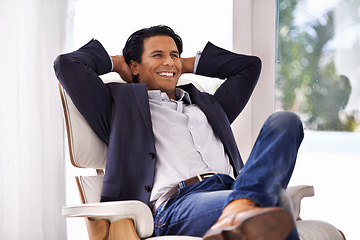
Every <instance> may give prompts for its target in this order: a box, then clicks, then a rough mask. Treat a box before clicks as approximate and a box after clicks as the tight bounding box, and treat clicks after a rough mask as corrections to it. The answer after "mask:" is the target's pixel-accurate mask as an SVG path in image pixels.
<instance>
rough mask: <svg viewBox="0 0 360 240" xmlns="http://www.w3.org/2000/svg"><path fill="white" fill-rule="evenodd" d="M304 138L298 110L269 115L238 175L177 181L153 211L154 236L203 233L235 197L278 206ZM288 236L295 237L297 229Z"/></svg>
mask: <svg viewBox="0 0 360 240" xmlns="http://www.w3.org/2000/svg"><path fill="white" fill-rule="evenodd" d="M303 137H304V133H303V127H302V123H301V121H300V119H299V118H298V116H297V115H295V114H293V113H291V112H277V113H274V114H272V115H271V116H270V117H269V118H268V119H267V120H266V122H265V123H264V126H263V127H262V129H261V131H260V134H259V136H258V139H257V140H256V143H255V145H254V147H253V150H252V152H251V154H250V156H249V159H248V161H247V162H246V164H245V166H244V168H243V169H242V170H241V172H240V173H239V176H238V177H237V178H236V180H234V179H233V178H231V177H230V176H228V175H224V174H216V175H214V176H212V177H210V178H207V179H205V180H203V181H201V182H199V183H196V184H193V185H191V186H187V187H183V186H182V184H181V183H180V184H179V186H180V188H179V191H178V194H177V195H176V196H173V197H171V198H170V199H168V200H167V201H166V202H165V203H164V204H162V205H161V206H160V207H159V208H158V210H157V211H156V212H155V214H154V223H155V235H157V236H161V235H188V236H198V237H202V236H203V235H204V234H205V232H206V231H207V230H208V229H209V228H210V227H211V226H212V225H213V224H214V223H215V222H216V221H217V219H218V218H219V217H220V215H221V213H222V210H223V209H224V207H225V206H226V205H227V204H228V203H230V202H231V201H233V200H235V199H240V198H248V199H252V200H253V201H255V202H256V203H258V204H259V205H260V206H261V207H271V206H281V201H280V197H281V196H280V195H281V192H282V191H283V189H286V187H287V185H288V183H289V180H290V177H291V175H292V172H293V169H294V166H295V162H296V156H297V152H298V148H299V147H300V144H301V141H302V139H303ZM287 239H299V237H298V234H297V231H296V228H294V230H293V231H292V233H291V234H290V235H289V237H288V238H287Z"/></svg>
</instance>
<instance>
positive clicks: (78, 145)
mask: <svg viewBox="0 0 360 240" xmlns="http://www.w3.org/2000/svg"><path fill="white" fill-rule="evenodd" d="M197 87H199V88H200V86H198V85H197ZM59 90H60V95H61V101H62V106H63V111H64V118H65V126H66V130H67V138H68V145H69V155H70V160H71V163H72V165H73V166H75V167H78V168H91V169H96V173H97V175H95V176H77V177H75V179H76V183H77V186H78V189H79V193H80V200H81V204H78V205H73V206H65V207H63V209H62V214H63V216H64V217H66V218H67V217H84V218H85V222H86V226H87V230H88V234H89V238H90V239H96V240H97V239H110V240H111V239H125V240H139V239H148V240H161V239H166V240H171V239H174V240H176V239H178V240H199V239H201V238H197V237H185V236H164V237H151V236H152V235H153V231H154V224H153V216H152V213H151V210H150V208H149V207H148V206H147V205H146V204H144V203H142V202H140V201H118V202H102V203H100V194H101V188H102V182H103V176H104V168H105V163H106V157H107V145H106V144H105V143H104V142H102V141H101V140H100V139H99V138H98V137H97V135H96V134H95V133H94V132H93V131H92V129H91V128H90V126H89V125H88V123H87V122H86V120H85V119H84V117H83V116H82V115H81V114H80V113H79V111H78V110H77V109H76V107H75V106H74V104H73V102H72V101H71V99H70V97H69V96H68V95H67V93H66V92H65V91H64V89H63V88H62V86H61V85H60V84H59ZM286 192H287V193H288V194H287V199H285V201H287V205H288V209H289V210H290V211H292V213H293V215H294V218H295V219H296V220H297V221H296V225H297V228H298V232H299V235H300V239H301V240H310V239H314V240H315V239H316V240H322V239H323V240H342V239H345V236H344V235H343V234H342V233H341V231H339V230H337V229H336V228H335V227H334V226H332V225H331V224H329V223H326V222H323V221H315V220H301V219H300V217H299V214H300V202H301V199H302V198H304V197H310V196H314V188H313V187H312V186H295V187H289V188H288V189H287V190H286Z"/></svg>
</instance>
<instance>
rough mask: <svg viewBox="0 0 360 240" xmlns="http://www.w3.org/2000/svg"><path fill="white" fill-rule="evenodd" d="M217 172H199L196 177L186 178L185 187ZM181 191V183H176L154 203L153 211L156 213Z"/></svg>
mask: <svg viewBox="0 0 360 240" xmlns="http://www.w3.org/2000/svg"><path fill="white" fill-rule="evenodd" d="M214 174H216V172H205V173H199V174H197V175H196V176H195V177H192V178H189V179H186V180H184V181H183V183H184V185H185V187H187V186H190V185H193V184H195V183H198V182H201V181H202V180H204V179H205V178H208V177H212V176H213V175H214ZM178 191H179V185H176V186H174V187H172V188H171V189H170V190H169V191H167V192H165V193H163V194H162V195H161V196H160V197H159V198H158V199H157V200H156V201H155V202H154V203H153V207H152V212H153V213H155V212H156V210H157V209H158V208H159V207H160V206H161V205H162V204H163V203H164V202H166V201H167V200H168V199H169V198H171V197H172V196H175V195H176V194H177V193H178Z"/></svg>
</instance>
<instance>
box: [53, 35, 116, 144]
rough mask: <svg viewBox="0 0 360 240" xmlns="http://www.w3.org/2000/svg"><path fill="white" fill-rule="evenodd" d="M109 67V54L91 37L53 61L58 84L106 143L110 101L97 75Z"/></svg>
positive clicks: (109, 95)
mask: <svg viewBox="0 0 360 240" xmlns="http://www.w3.org/2000/svg"><path fill="white" fill-rule="evenodd" d="M111 69H112V62H111V59H110V56H109V55H108V53H107V52H106V50H105V49H104V47H103V46H102V45H101V43H100V42H99V41H97V40H94V39H93V40H91V41H90V42H89V43H87V44H86V45H84V46H83V47H81V48H80V49H79V50H77V51H74V52H71V53H67V54H63V55H60V56H58V57H57V58H56V60H55V62H54V70H55V74H56V77H57V78H58V80H59V82H60V84H61V85H62V86H63V87H64V89H65V90H66V92H67V93H68V94H69V96H70V98H71V99H72V101H73V102H74V104H75V106H76V107H77V109H78V110H79V111H80V113H81V114H82V115H83V116H84V117H85V119H86V120H87V121H88V123H89V124H90V126H91V127H92V128H93V130H94V131H95V132H96V134H97V135H98V136H99V137H100V138H101V139H102V140H103V141H104V142H105V143H107V144H108V143H109V133H110V122H111V116H112V105H113V101H112V97H111V94H110V91H109V89H108V88H107V86H106V85H105V84H104V82H103V81H102V80H101V78H100V77H99V75H102V74H105V73H108V72H110V71H111Z"/></svg>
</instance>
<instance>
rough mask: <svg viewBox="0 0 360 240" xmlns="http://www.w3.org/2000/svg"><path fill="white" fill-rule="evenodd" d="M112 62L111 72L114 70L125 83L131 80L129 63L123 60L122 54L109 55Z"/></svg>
mask: <svg viewBox="0 0 360 240" xmlns="http://www.w3.org/2000/svg"><path fill="white" fill-rule="evenodd" d="M111 59H112V62H113V69H112V71H113V72H116V73H118V74H119V75H120V77H121V79H122V80H124V81H125V82H127V83H131V82H133V76H132V74H131V69H130V67H129V65H127V63H126V62H125V59H124V56H122V55H115V56H111Z"/></svg>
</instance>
